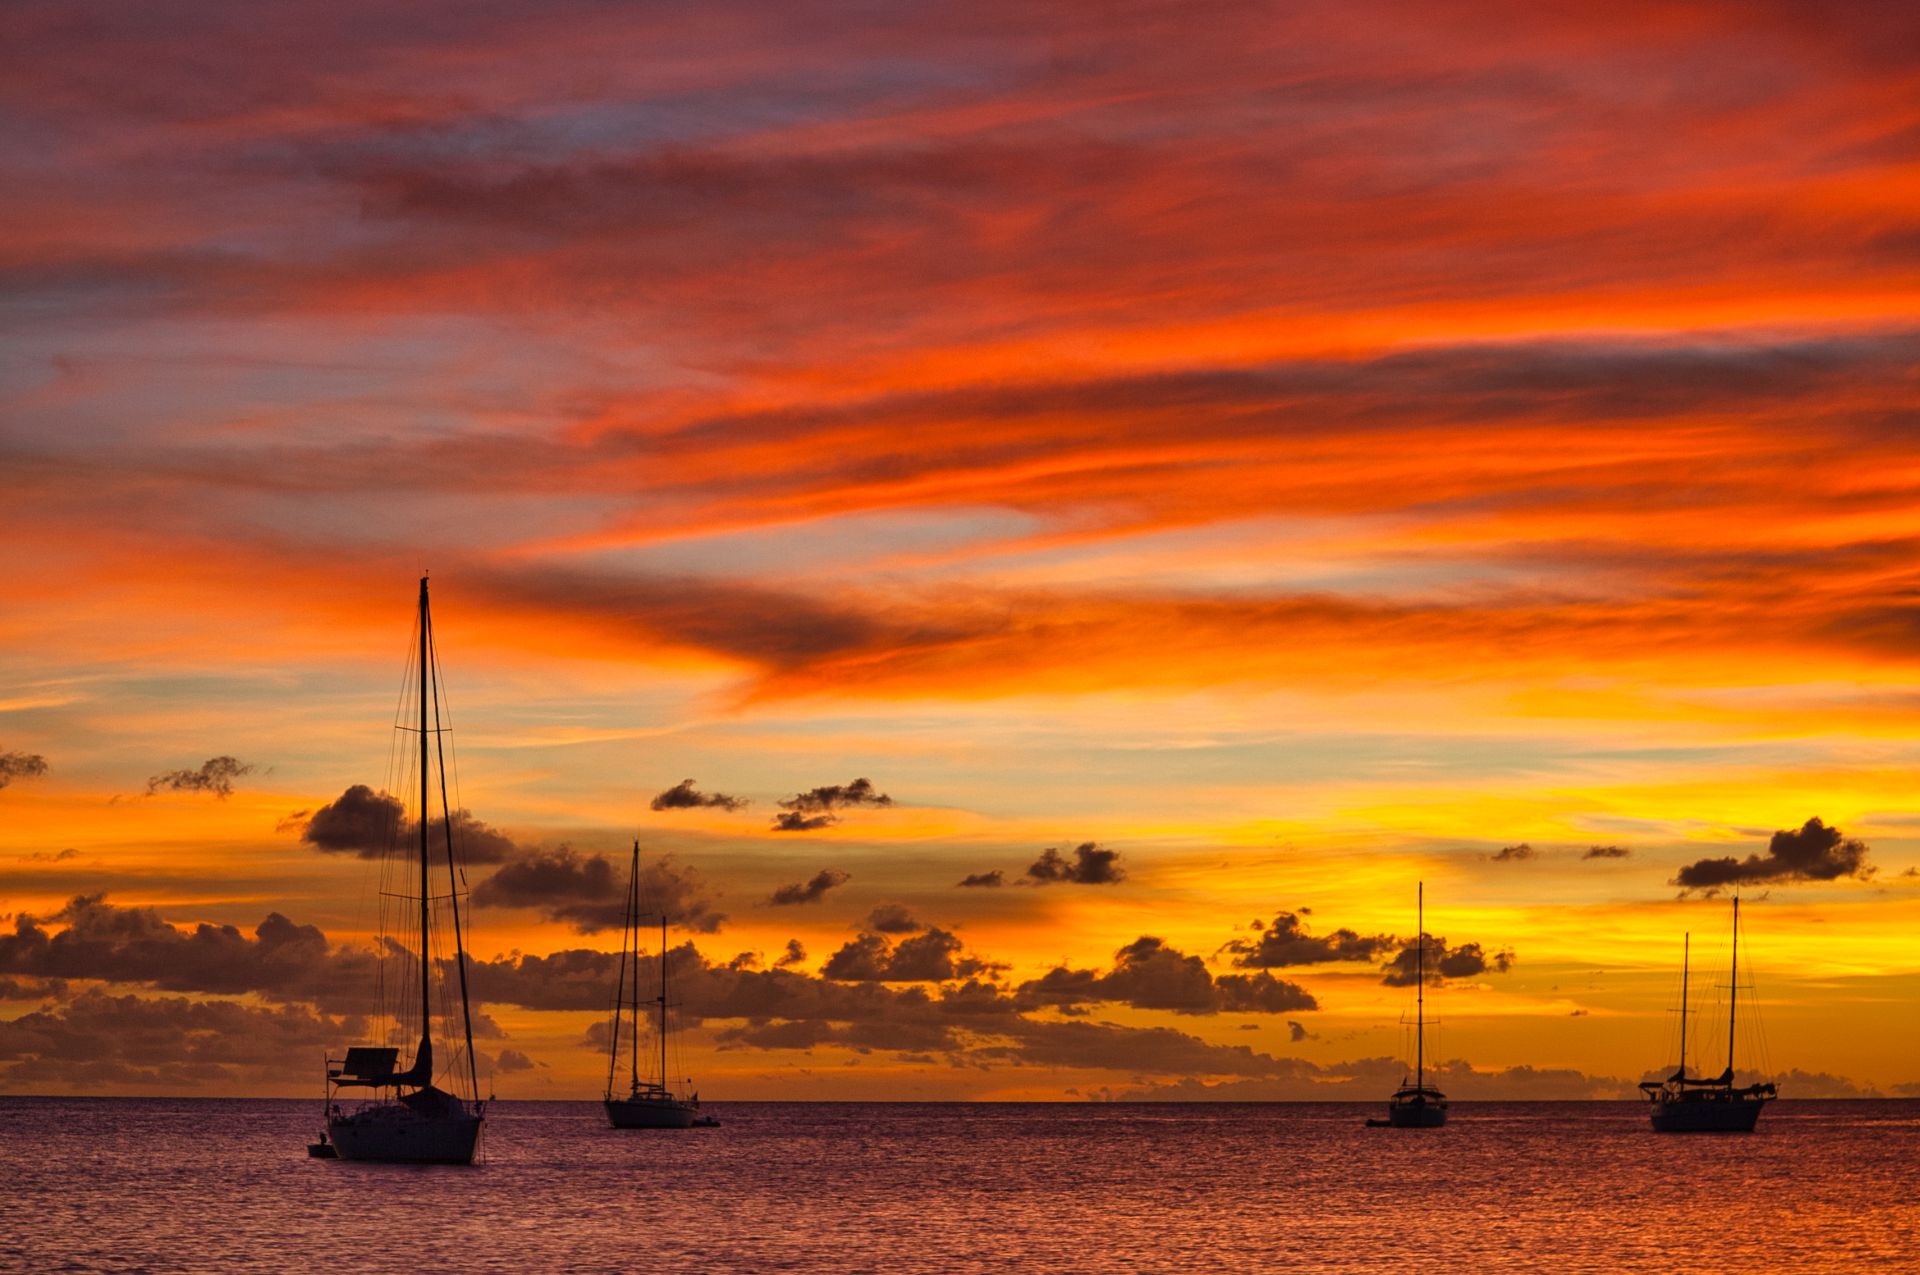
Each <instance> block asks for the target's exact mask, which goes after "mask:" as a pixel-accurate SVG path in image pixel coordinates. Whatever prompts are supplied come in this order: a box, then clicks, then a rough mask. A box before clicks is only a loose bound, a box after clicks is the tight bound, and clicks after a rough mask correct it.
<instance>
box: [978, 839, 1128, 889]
mask: <svg viewBox="0 0 1920 1275" xmlns="http://www.w3.org/2000/svg"><path fill="white" fill-rule="evenodd" d="M1025 879H1026V880H1027V881H1028V882H1031V883H1032V884H1034V885H1058V884H1071V885H1115V884H1117V883H1119V882H1121V881H1124V880H1126V879H1127V871H1126V869H1125V868H1122V867H1121V866H1120V852H1119V851H1118V850H1108V849H1106V848H1104V847H1102V846H1101V845H1100V844H1099V843H1097V842H1093V841H1083V842H1081V843H1080V844H1079V845H1077V846H1075V847H1074V848H1073V858H1072V859H1068V858H1066V856H1064V855H1062V854H1061V853H1060V852H1059V851H1058V850H1056V849H1054V848H1053V847H1051V846H1049V847H1047V848H1046V849H1045V850H1043V851H1042V852H1041V854H1040V857H1039V858H1038V859H1035V860H1034V861H1033V863H1032V864H1031V865H1029V866H1028V868H1027V875H1026V878H1025ZM962 884H963V885H964V884H965V882H962Z"/></svg>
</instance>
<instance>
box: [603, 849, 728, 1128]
mask: <svg viewBox="0 0 1920 1275" xmlns="http://www.w3.org/2000/svg"><path fill="white" fill-rule="evenodd" d="M640 915H641V913H640V842H639V841H638V840H635V841H634V843H633V867H632V870H631V872H630V873H629V874H628V876H627V904H626V916H625V918H624V922H623V924H622V926H621V939H620V978H619V982H618V984H617V985H616V987H615V989H614V995H613V1030H612V1032H611V1034H610V1035H609V1037H608V1040H607V1092H606V1097H605V1099H604V1102H605V1105H606V1111H607V1121H608V1123H610V1124H611V1125H612V1126H613V1127H614V1128H616V1129H692V1128H696V1127H702V1128H704V1127H711V1126H713V1125H717V1124H719V1123H720V1122H719V1121H718V1120H715V1119H714V1118H713V1117H712V1116H706V1115H702V1114H701V1112H700V1098H699V1095H697V1094H695V1095H693V1096H691V1097H683V1096H681V1095H679V1094H677V1093H675V1092H674V1091H673V1089H672V1088H670V1087H669V1085H668V1083H667V917H666V913H665V912H662V913H661V914H660V957H659V962H660V994H659V995H658V996H656V997H654V998H652V999H653V1003H654V1006H655V1008H656V1009H657V1010H658V1011H659V1019H658V1023H657V1027H656V1031H655V1036H656V1038H657V1041H658V1044H659V1064H660V1070H659V1071H658V1073H651V1074H649V1075H648V1076H647V1077H646V1078H645V1079H644V1080H643V1079H642V1078H641V1074H640ZM623 1019H624V1020H625V1027H626V1030H627V1033H628V1037H627V1039H628V1043H629V1047H628V1049H627V1051H626V1052H627V1064H628V1089H627V1093H626V1096H624V1097H616V1096H615V1091H614V1077H615V1075H616V1074H617V1073H618V1071H619V1067H620V1052H621V1051H620V1043H621V1028H622V1020H623ZM656 1076H657V1078H656Z"/></svg>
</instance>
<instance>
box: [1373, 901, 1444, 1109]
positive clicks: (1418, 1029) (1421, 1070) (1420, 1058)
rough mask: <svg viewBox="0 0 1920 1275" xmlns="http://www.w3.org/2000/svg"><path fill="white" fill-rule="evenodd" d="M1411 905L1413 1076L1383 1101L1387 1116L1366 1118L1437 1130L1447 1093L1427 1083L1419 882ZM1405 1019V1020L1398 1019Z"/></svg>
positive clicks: (1423, 919) (1424, 954) (1424, 941)
mask: <svg viewBox="0 0 1920 1275" xmlns="http://www.w3.org/2000/svg"><path fill="white" fill-rule="evenodd" d="M1415 899H1416V902H1415V904H1414V916H1415V926H1416V928H1417V929H1418V930H1419V938H1417V939H1416V940H1415V942H1414V949H1415V955H1414V984H1413V986H1414V1020H1413V1022H1414V1026H1413V1078H1412V1082H1411V1083H1408V1081H1407V1080H1406V1079H1404V1078H1403V1079H1402V1080H1401V1082H1400V1087H1399V1088H1398V1089H1396V1090H1394V1091H1393V1097H1392V1098H1390V1099H1388V1100H1387V1118H1386V1119H1385V1120H1369V1121H1367V1124H1368V1126H1369V1127H1372V1128H1376V1129H1379V1128H1394V1129H1438V1128H1439V1127H1440V1126H1441V1125H1444V1124H1445V1123H1446V1122H1447V1096H1446V1095H1445V1094H1443V1093H1441V1092H1440V1091H1439V1090H1438V1089H1435V1088H1434V1087H1433V1086H1431V1085H1429V1084H1428V1083H1427V886H1426V882H1424V881H1423V882H1421V883H1420V885H1419V887H1418V893H1417V894H1416V896H1415ZM1401 1021H1402V1022H1405V1021H1406V1020H1405V1019H1402V1020H1401Z"/></svg>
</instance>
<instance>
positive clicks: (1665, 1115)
mask: <svg viewBox="0 0 1920 1275" xmlns="http://www.w3.org/2000/svg"><path fill="white" fill-rule="evenodd" d="M1769 1097H1770V1095H1768V1096H1762V1095H1759V1094H1746V1093H1738V1092H1735V1093H1731V1094H1729V1093H1727V1092H1726V1091H1725V1090H1721V1091H1717V1092H1716V1091H1712V1090H1709V1091H1707V1092H1705V1093H1701V1092H1697V1091H1696V1092H1690V1093H1687V1094H1686V1095H1684V1096H1681V1097H1663V1098H1658V1099H1656V1100H1655V1101H1654V1103H1653V1110H1652V1111H1651V1112H1650V1113H1649V1115H1650V1116H1651V1118H1652V1120H1653V1127H1654V1130H1655V1131H1656V1132H1659V1133H1752V1132H1753V1130H1754V1126H1755V1125H1757V1124H1758V1123H1759V1122H1760V1109H1761V1108H1762V1107H1764V1106H1766V1104H1767V1102H1768V1098H1769Z"/></svg>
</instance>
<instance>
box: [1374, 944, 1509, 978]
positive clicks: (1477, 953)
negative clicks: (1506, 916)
mask: <svg viewBox="0 0 1920 1275" xmlns="http://www.w3.org/2000/svg"><path fill="white" fill-rule="evenodd" d="M1420 956H1421V953H1420V945H1419V944H1418V943H1412V942H1410V943H1408V944H1406V945H1405V946H1404V947H1402V948H1401V949H1400V951H1399V952H1398V953H1396V954H1395V956H1394V958H1393V959H1392V960H1391V961H1389V962H1387V967H1386V968H1387V973H1386V977H1384V978H1382V979H1381V980H1380V981H1381V982H1382V983H1385V984H1386V985H1387V986H1388V987H1412V986H1413V985H1414V983H1416V982H1417V981H1419V978H1420V963H1421V962H1420ZM1513 960H1514V957H1513V952H1512V950H1511V949H1503V950H1501V951H1498V952H1492V953H1489V952H1488V951H1487V950H1486V948H1485V947H1484V946H1482V945H1481V944H1479V943H1462V944H1461V945H1460V946H1458V947H1453V946H1450V945H1449V944H1448V943H1447V941H1446V939H1444V938H1439V937H1436V936H1434V935H1428V936H1427V942H1426V978H1427V982H1429V983H1444V982H1446V981H1447V980H1448V979H1458V978H1475V977H1478V976H1479V975H1481V974H1486V973H1494V974H1504V973H1506V972H1507V971H1508V970H1509V969H1511V968H1513Z"/></svg>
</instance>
